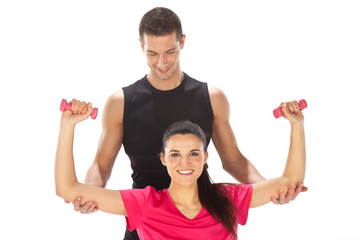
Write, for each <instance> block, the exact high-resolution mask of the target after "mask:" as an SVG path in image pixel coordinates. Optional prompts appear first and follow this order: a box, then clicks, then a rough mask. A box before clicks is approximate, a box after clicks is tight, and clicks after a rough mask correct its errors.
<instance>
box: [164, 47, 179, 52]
mask: <svg viewBox="0 0 360 240" xmlns="http://www.w3.org/2000/svg"><path fill="white" fill-rule="evenodd" d="M176 49H177V48H171V49H169V50H167V51H166V52H171V51H175V50H176Z"/></svg>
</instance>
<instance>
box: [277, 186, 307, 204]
mask: <svg viewBox="0 0 360 240" xmlns="http://www.w3.org/2000/svg"><path fill="white" fill-rule="evenodd" d="M307 190H308V188H307V187H305V186H304V185H303V183H299V184H298V185H297V186H296V185H294V184H293V185H291V186H290V188H289V190H288V192H287V194H286V195H285V192H284V191H282V192H280V197H279V199H276V198H275V197H272V198H271V201H272V202H273V203H274V204H280V205H283V204H288V203H289V202H290V201H292V200H295V198H297V196H298V195H299V193H300V192H306V191H307Z"/></svg>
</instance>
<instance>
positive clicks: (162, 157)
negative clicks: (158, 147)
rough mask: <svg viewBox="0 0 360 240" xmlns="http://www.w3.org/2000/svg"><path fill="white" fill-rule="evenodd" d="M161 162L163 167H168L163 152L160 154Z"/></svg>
mask: <svg viewBox="0 0 360 240" xmlns="http://www.w3.org/2000/svg"><path fill="white" fill-rule="evenodd" d="M160 160H161V163H162V165H164V166H166V161H165V156H164V154H163V153H162V152H161V153H160Z"/></svg>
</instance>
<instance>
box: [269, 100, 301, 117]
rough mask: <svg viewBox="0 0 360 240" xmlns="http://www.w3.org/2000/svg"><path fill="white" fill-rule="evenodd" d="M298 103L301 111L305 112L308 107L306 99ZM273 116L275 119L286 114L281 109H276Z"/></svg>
mask: <svg viewBox="0 0 360 240" xmlns="http://www.w3.org/2000/svg"><path fill="white" fill-rule="evenodd" d="M298 103H299V108H300V110H303V109H305V108H306V107H307V102H306V101H305V99H301V100H300V101H299V102H298ZM273 114H274V117H275V118H279V117H282V116H284V112H283V111H282V109H281V107H278V108H275V109H274V111H273Z"/></svg>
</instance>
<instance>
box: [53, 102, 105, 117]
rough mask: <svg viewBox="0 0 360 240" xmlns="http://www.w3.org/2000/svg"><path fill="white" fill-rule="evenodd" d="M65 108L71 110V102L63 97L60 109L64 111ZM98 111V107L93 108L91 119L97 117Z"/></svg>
mask: <svg viewBox="0 0 360 240" xmlns="http://www.w3.org/2000/svg"><path fill="white" fill-rule="evenodd" d="M65 110H69V111H71V103H68V102H67V101H66V100H65V99H63V100H62V101H61V104H60V111H62V112H63V111H65ZM98 111H99V110H98V108H93V112H92V113H91V115H90V116H91V119H96V117H97V114H98Z"/></svg>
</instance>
